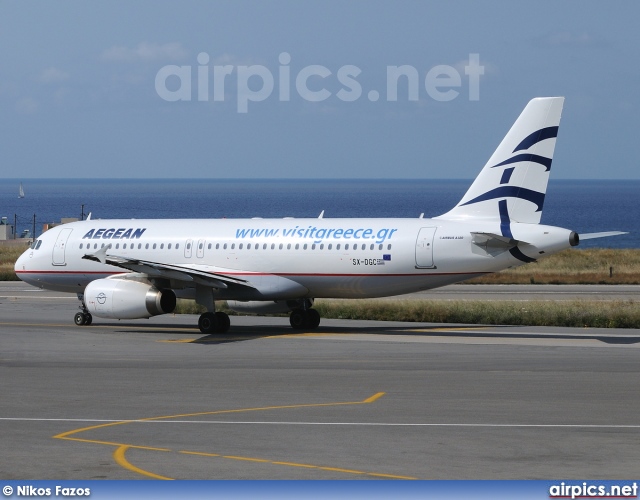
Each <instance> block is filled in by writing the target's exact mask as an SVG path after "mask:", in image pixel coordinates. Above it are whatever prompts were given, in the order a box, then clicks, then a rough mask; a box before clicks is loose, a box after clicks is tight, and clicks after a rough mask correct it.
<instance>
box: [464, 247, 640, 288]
mask: <svg viewBox="0 0 640 500" xmlns="http://www.w3.org/2000/svg"><path fill="white" fill-rule="evenodd" d="M467 283H483V284H525V283H527V284H528V283H539V284H550V285H569V284H585V285H586V284H600V285H621V284H629V285H631V284H633V285H637V284H640V250H636V249H624V250H612V249H601V248H593V249H588V250H577V249H571V250H565V251H564V252H560V253H557V254H555V255H552V256H550V257H545V258H544V259H541V260H540V261H538V262H533V263H531V264H527V265H524V266H520V267H517V268H515V269H508V270H506V271H502V272H499V273H495V274H489V275H487V276H482V277H480V278H475V279H473V280H470V281H468V282H467Z"/></svg>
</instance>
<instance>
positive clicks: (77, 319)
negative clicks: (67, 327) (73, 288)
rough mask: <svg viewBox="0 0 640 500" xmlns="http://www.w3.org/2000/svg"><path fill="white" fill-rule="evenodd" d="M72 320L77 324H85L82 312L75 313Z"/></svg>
mask: <svg viewBox="0 0 640 500" xmlns="http://www.w3.org/2000/svg"><path fill="white" fill-rule="evenodd" d="M73 322H74V323H75V324H76V325H78V326H83V325H85V324H86V318H85V316H84V313H81V312H79V313H76V315H75V316H74V317H73Z"/></svg>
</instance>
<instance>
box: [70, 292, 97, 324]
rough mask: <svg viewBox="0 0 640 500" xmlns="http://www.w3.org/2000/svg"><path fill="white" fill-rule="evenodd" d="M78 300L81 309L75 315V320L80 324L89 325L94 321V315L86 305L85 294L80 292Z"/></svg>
mask: <svg viewBox="0 0 640 500" xmlns="http://www.w3.org/2000/svg"><path fill="white" fill-rule="evenodd" d="M78 300H79V301H80V311H81V312H78V313H76V315H75V316H74V317H73V322H74V323H75V324H76V325H78V326H88V325H90V324H91V322H92V321H93V316H91V313H90V312H89V310H88V309H87V306H85V305H84V295H82V294H81V293H79V294H78Z"/></svg>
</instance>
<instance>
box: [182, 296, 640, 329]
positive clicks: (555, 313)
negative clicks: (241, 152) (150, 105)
mask: <svg viewBox="0 0 640 500" xmlns="http://www.w3.org/2000/svg"><path fill="white" fill-rule="evenodd" d="M216 307H217V310H218V311H223V312H226V313H227V314H229V315H231V316H233V315H238V313H236V312H235V311H231V310H230V309H229V308H228V307H227V303H226V302H224V301H220V302H216ZM314 308H315V309H317V311H318V312H319V313H320V316H322V317H323V318H333V319H357V320H374V321H404V322H411V323H413V322H415V323H463V324H472V325H478V324H480V325H520V326H525V325H526V326H560V327H571V328H640V305H638V303H636V302H634V301H596V300H592V301H577V300H576V301H544V300H539V301H482V300H474V301H466V300H454V301H450V300H441V301H440V300H435V301H432V300H430V301H422V300H376V299H364V300H360V299H333V300H332V299H318V300H317V301H316V302H315V305H314ZM203 312H205V309H204V308H203V307H202V306H199V305H197V304H196V303H195V302H194V301H192V300H182V299H178V304H177V306H176V310H175V314H201V313H203ZM268 316H286V315H285V314H278V315H268Z"/></svg>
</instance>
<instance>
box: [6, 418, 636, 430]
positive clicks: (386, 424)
mask: <svg viewBox="0 0 640 500" xmlns="http://www.w3.org/2000/svg"><path fill="white" fill-rule="evenodd" d="M0 421H16V422H80V423H123V424H125V423H126V424H134V423H136V424H138V423H139V424H214V425H215V424H222V425H313V426H354V427H357V426H361V427H495V428H541V429H554V428H560V429H567V428H569V429H640V424H491V423H437V422H434V423H427V422H425V423H401V422H399V423H390V422H292V421H281V422H277V421H233V420H171V419H167V420H107V419H85V418H19V417H0Z"/></svg>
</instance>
